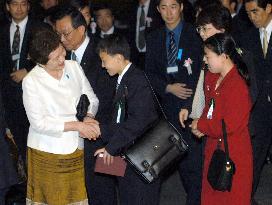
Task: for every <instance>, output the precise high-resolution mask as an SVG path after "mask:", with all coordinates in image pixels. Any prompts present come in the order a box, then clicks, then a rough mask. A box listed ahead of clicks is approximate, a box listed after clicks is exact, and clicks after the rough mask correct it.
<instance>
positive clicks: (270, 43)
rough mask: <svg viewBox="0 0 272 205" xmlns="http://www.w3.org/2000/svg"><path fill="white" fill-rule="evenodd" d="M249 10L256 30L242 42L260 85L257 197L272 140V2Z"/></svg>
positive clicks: (262, 0)
mask: <svg viewBox="0 0 272 205" xmlns="http://www.w3.org/2000/svg"><path fill="white" fill-rule="evenodd" d="M245 9H246V11H247V14H248V16H249V18H250V20H251V22H252V23H253V24H254V26H255V27H253V28H251V29H250V30H248V31H247V32H246V33H244V35H240V39H239V42H240V43H241V46H242V47H244V48H245V49H247V50H249V51H250V52H251V53H252V54H253V61H254V66H255V72H256V77H257V85H258V96H257V100H256V103H255V105H254V107H253V109H252V122H253V123H252V125H253V130H252V131H253V133H252V148H253V165H254V166H253V168H254V170H253V174H254V175H253V189H252V197H254V194H255V192H256V190H257V187H258V183H259V180H260V176H261V172H262V168H263V165H264V162H265V158H266V155H267V152H268V150H269V146H270V144H271V139H272V123H271V120H272V102H271V100H272V70H271V68H272V38H271V33H272V32H271V31H272V1H271V0H246V1H245ZM254 203H255V202H254V200H253V204H254Z"/></svg>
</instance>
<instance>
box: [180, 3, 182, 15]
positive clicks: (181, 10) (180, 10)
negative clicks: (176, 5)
mask: <svg viewBox="0 0 272 205" xmlns="http://www.w3.org/2000/svg"><path fill="white" fill-rule="evenodd" d="M182 12H183V3H181V4H180V13H181V14H182Z"/></svg>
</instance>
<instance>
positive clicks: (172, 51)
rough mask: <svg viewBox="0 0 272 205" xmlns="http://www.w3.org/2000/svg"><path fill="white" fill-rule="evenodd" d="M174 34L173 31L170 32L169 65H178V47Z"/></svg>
mask: <svg viewBox="0 0 272 205" xmlns="http://www.w3.org/2000/svg"><path fill="white" fill-rule="evenodd" d="M174 35H175V34H174V32H173V31H170V32H169V37H170V41H169V48H168V55H167V59H168V66H173V65H176V59H177V53H178V49H177V45H176V42H175V38H174Z"/></svg>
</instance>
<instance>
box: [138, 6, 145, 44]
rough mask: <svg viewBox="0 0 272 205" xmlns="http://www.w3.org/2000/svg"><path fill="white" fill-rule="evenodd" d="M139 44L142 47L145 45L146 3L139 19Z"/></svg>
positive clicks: (142, 7)
mask: <svg viewBox="0 0 272 205" xmlns="http://www.w3.org/2000/svg"><path fill="white" fill-rule="evenodd" d="M138 40H139V41H138V45H139V48H140V49H143V48H144V47H145V11H144V5H142V6H141V15H140V19H139V38H138Z"/></svg>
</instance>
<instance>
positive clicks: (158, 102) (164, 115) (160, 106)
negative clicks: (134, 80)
mask: <svg viewBox="0 0 272 205" xmlns="http://www.w3.org/2000/svg"><path fill="white" fill-rule="evenodd" d="M143 73H144V75H145V78H146V80H147V82H148V84H149V87H150V88H151V90H152V93H153V95H154V97H155V99H156V101H157V104H158V105H159V108H160V110H161V112H162V114H163V117H164V118H165V119H166V120H167V121H168V119H167V117H166V114H165V112H164V110H163V108H162V105H161V103H160V101H159V99H158V97H157V95H156V93H155V91H154V89H153V87H152V84H151V82H150V80H149V78H148V77H147V75H146V73H145V72H144V71H143ZM168 122H169V121H168Z"/></svg>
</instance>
